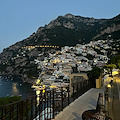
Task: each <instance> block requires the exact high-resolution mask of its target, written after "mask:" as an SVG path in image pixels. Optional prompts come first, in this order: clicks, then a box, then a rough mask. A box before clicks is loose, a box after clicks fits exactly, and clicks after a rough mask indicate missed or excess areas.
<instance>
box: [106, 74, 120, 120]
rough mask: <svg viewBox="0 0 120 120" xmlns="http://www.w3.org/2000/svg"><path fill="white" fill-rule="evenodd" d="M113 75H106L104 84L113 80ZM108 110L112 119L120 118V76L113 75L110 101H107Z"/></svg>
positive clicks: (118, 119)
mask: <svg viewBox="0 0 120 120" xmlns="http://www.w3.org/2000/svg"><path fill="white" fill-rule="evenodd" d="M111 79H112V78H111V77H109V75H106V76H105V77H104V85H105V86H107V85H108V84H109V82H110V81H111ZM106 110H107V111H109V112H108V116H109V117H111V118H112V120H120V76H118V75H117V76H114V77H113V85H112V87H111V88H108V101H106Z"/></svg>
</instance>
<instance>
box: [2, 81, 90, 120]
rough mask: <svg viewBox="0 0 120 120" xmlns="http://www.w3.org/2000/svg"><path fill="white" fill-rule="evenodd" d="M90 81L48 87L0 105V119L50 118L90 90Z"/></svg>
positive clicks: (32, 119)
mask: <svg viewBox="0 0 120 120" xmlns="http://www.w3.org/2000/svg"><path fill="white" fill-rule="evenodd" d="M90 88H91V87H90V84H89V83H88V81H82V82H79V83H72V85H71V87H70V86H67V87H66V88H59V89H52V90H50V89H47V90H45V92H44V93H43V92H42V91H41V92H40V94H39V95H35V96H33V97H30V98H27V99H25V100H21V101H18V102H15V103H10V104H7V105H4V106H1V107H0V120H50V119H53V118H54V117H55V115H56V114H58V113H59V112H60V111H62V110H63V109H64V108H65V107H66V106H68V105H69V104H70V103H71V102H73V101H74V100H75V99H76V98H78V97H79V96H80V95H82V94H83V93H85V92H86V91H87V90H89V89H90Z"/></svg>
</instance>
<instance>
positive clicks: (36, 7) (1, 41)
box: [0, 0, 120, 52]
mask: <svg viewBox="0 0 120 120" xmlns="http://www.w3.org/2000/svg"><path fill="white" fill-rule="evenodd" d="M67 13H71V14H73V15H80V16H83V17H94V18H112V17H115V16H116V15H118V14H120V0H59V1H58V0H0V52H2V50H3V49H4V48H6V47H8V46H10V45H12V44H14V43H16V42H18V41H21V40H23V39H25V38H27V37H29V36H30V35H31V34H32V33H33V32H36V31H37V29H38V28H39V27H40V26H44V25H45V24H48V23H49V22H50V21H51V20H54V19H56V18H57V17H58V16H60V15H65V14H67Z"/></svg>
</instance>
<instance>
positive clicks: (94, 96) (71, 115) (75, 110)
mask: <svg viewBox="0 0 120 120" xmlns="http://www.w3.org/2000/svg"><path fill="white" fill-rule="evenodd" d="M103 92H104V88H101V89H96V88H92V89H90V90H89V91H87V92H86V93H85V94H83V95H82V96H80V97H79V98H78V99H76V100H75V101H74V102H72V103H71V104H70V105H69V106H67V107H66V108H65V109H64V110H63V111H61V112H60V113H59V114H58V115H56V116H55V119H54V120H82V113H83V112H84V111H86V110H92V109H96V105H97V100H98V96H99V93H103Z"/></svg>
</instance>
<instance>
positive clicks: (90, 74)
mask: <svg viewBox="0 0 120 120" xmlns="http://www.w3.org/2000/svg"><path fill="white" fill-rule="evenodd" d="M100 73H101V69H100V68H98V67H94V68H93V69H92V70H91V71H88V72H87V75H88V78H89V80H90V83H91V85H92V86H93V87H95V86H96V79H97V78H99V76H100Z"/></svg>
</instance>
